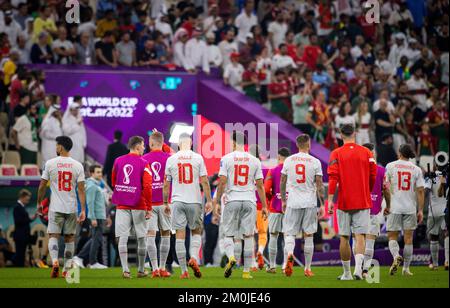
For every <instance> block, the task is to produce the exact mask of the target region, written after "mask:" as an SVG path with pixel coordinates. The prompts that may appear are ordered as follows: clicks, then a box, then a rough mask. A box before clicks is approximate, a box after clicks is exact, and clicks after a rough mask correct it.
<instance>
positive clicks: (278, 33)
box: [267, 11, 289, 51]
mask: <svg viewBox="0 0 450 308" xmlns="http://www.w3.org/2000/svg"><path fill="white" fill-rule="evenodd" d="M288 28H289V26H288V24H287V22H286V16H285V14H284V12H281V11H278V12H277V13H276V18H275V20H274V21H273V22H271V23H270V24H269V27H268V29H267V32H268V40H269V43H270V46H271V47H272V50H273V51H275V50H277V49H278V47H279V46H280V45H281V44H282V43H283V42H284V39H285V37H286V33H287V31H288Z"/></svg>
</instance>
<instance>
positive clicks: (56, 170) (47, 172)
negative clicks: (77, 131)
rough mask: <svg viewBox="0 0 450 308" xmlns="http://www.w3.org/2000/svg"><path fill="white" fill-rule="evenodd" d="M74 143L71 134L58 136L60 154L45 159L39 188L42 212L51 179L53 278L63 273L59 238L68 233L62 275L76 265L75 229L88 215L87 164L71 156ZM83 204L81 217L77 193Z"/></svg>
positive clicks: (50, 224)
mask: <svg viewBox="0 0 450 308" xmlns="http://www.w3.org/2000/svg"><path fill="white" fill-rule="evenodd" d="M72 146H73V143H72V140H71V139H70V138H69V137H66V136H59V137H57V138H56V154H57V155H58V157H56V158H53V159H51V160H49V161H47V162H46V163H45V167H44V172H43V174H42V179H41V183H40V185H39V190H38V198H37V204H38V212H41V211H42V209H41V208H40V204H42V201H43V200H44V198H45V194H46V191H47V184H48V182H50V189H51V197H50V208H49V213H48V229H47V233H48V235H49V241H48V251H49V252H50V257H51V259H52V264H53V267H52V272H51V276H50V277H51V278H58V277H59V261H58V252H59V248H58V240H59V237H60V235H61V234H63V235H64V242H65V249H64V269H63V274H62V276H63V277H65V276H66V275H67V270H69V269H70V268H71V267H72V258H73V256H74V252H75V233H76V227H77V222H78V223H82V222H83V221H84V220H85V219H86V212H85V208H86V194H85V186H84V185H85V177H84V169H83V166H82V165H81V164H80V163H79V162H78V161H76V160H74V159H73V158H71V157H70V150H71V149H72ZM77 188H78V198H79V200H80V204H81V212H80V213H79V216H78V218H77V207H78V203H77V193H76V189H77Z"/></svg>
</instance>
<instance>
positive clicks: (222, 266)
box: [220, 255, 228, 268]
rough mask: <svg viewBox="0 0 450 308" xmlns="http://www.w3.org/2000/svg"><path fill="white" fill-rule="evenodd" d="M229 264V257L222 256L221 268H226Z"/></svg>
mask: <svg viewBox="0 0 450 308" xmlns="http://www.w3.org/2000/svg"><path fill="white" fill-rule="evenodd" d="M227 263H228V257H227V256H225V255H224V256H222V259H221V260H220V267H221V268H225V266H226V265H227Z"/></svg>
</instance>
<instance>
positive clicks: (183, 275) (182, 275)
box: [180, 271, 189, 279]
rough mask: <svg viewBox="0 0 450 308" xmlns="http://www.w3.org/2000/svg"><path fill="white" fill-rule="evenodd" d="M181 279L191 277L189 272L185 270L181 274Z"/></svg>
mask: <svg viewBox="0 0 450 308" xmlns="http://www.w3.org/2000/svg"><path fill="white" fill-rule="evenodd" d="M180 279H189V272H188V271H185V272H184V273H183V274H181V276H180Z"/></svg>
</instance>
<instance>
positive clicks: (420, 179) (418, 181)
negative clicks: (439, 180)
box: [416, 168, 425, 188]
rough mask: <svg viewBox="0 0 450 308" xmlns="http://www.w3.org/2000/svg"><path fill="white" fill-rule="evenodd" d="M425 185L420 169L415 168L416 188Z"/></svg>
mask: <svg viewBox="0 0 450 308" xmlns="http://www.w3.org/2000/svg"><path fill="white" fill-rule="evenodd" d="M419 187H425V180H424V178H423V173H422V170H420V169H419V168H417V179H416V188H419Z"/></svg>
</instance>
